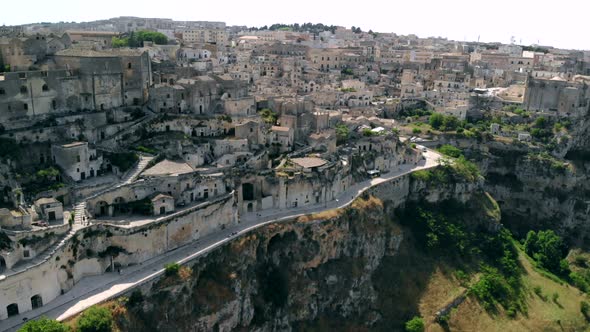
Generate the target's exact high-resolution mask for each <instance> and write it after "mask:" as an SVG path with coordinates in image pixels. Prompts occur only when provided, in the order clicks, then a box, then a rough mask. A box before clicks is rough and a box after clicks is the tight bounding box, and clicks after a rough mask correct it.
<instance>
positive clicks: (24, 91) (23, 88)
mask: <svg viewBox="0 0 590 332" xmlns="http://www.w3.org/2000/svg"><path fill="white" fill-rule="evenodd" d="M27 91H29V90H28V89H27V87H26V86H24V85H23V86H21V87H20V93H27Z"/></svg>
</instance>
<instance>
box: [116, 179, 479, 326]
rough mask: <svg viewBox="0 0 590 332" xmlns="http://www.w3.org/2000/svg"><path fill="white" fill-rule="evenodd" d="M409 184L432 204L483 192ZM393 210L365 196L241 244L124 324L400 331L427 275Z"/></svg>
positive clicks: (171, 284)
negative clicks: (339, 207) (336, 208)
mask: <svg viewBox="0 0 590 332" xmlns="http://www.w3.org/2000/svg"><path fill="white" fill-rule="evenodd" d="M409 182H410V183H409V187H410V188H412V190H419V191H420V194H419V195H426V196H429V197H431V198H433V199H434V197H437V199H442V198H443V197H444V198H453V199H457V200H458V199H465V198H467V197H468V196H469V197H471V196H470V195H472V194H474V193H475V192H479V191H478V187H477V186H476V185H475V186H452V187H449V188H431V187H427V186H424V185H421V184H419V183H416V182H415V181H409ZM443 192H444V194H443ZM411 195H412V194H411ZM411 195H410V196H411ZM396 205H397V204H393V203H392V202H391V201H385V202H383V201H382V200H380V199H378V198H376V197H375V196H367V197H365V198H364V199H358V200H356V201H355V202H354V203H353V205H352V206H351V207H350V208H346V209H342V210H333V211H327V212H323V213H321V214H319V215H314V216H306V217H301V218H299V219H297V220H292V221H288V222H284V223H278V224H273V225H270V226H267V227H264V228H261V229H259V230H257V231H255V232H253V233H250V234H249V235H246V236H243V237H240V238H237V239H235V240H234V241H232V242H230V243H229V244H227V245H225V246H224V247H222V248H220V249H217V250H215V251H213V252H211V253H210V254H208V255H207V256H205V257H201V258H199V259H198V260H196V261H195V262H194V263H193V264H190V265H189V267H190V268H191V269H192V271H191V272H188V270H182V271H181V273H180V276H170V277H163V278H162V279H160V280H158V281H156V282H155V283H153V284H151V285H146V286H144V287H143V289H142V293H143V294H144V298H145V300H144V301H141V302H139V303H138V304H133V305H130V306H129V309H128V314H127V315H123V316H120V317H119V318H118V325H119V326H120V327H121V329H122V330H133V331H135V330H144V331H149V330H160V331H163V330H171V331H172V330H174V331H229V330H243V331H246V330H247V331H289V330H310V329H311V330H313V329H323V330H325V329H330V330H342V329H343V328H346V329H348V330H350V329H352V330H369V329H371V330H384V331H391V330H397V329H401V328H402V326H403V323H404V322H405V321H406V320H407V319H409V318H411V317H412V315H414V314H416V312H417V305H418V301H419V296H418V294H419V292H420V291H421V289H423V285H424V283H425V282H426V280H427V278H428V275H429V271H427V270H428V267H427V265H422V264H421V262H417V261H415V260H413V258H412V257H413V256H412V254H411V251H412V250H413V247H412V245H411V243H412V239H411V234H410V233H409V232H407V231H405V229H404V228H403V227H401V226H400V224H399V223H398V222H397V221H396V220H394V219H393V217H392V216H393V211H392V210H393V207H394V206H396ZM408 236H409V237H410V239H408V238H407V237H408ZM132 298H133V297H132Z"/></svg>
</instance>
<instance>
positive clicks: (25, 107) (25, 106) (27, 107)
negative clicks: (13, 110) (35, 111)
mask: <svg viewBox="0 0 590 332" xmlns="http://www.w3.org/2000/svg"><path fill="white" fill-rule="evenodd" d="M28 109H29V104H27V103H24V104H23V110H25V111H27V110H28Z"/></svg>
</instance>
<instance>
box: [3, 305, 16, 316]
mask: <svg viewBox="0 0 590 332" xmlns="http://www.w3.org/2000/svg"><path fill="white" fill-rule="evenodd" d="M6 312H7V313H8V317H12V316H16V315H18V304H16V303H11V304H9V305H8V306H6Z"/></svg>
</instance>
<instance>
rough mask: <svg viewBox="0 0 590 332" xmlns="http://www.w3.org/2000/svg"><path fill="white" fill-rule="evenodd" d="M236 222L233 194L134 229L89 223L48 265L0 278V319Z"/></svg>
mask: <svg viewBox="0 0 590 332" xmlns="http://www.w3.org/2000/svg"><path fill="white" fill-rule="evenodd" d="M236 223H237V215H236V210H235V207H234V199H233V196H229V197H227V198H225V199H222V200H221V201H219V202H216V203H212V204H208V205H205V206H203V207H200V208H198V209H197V208H190V209H187V210H186V211H181V212H177V213H174V214H171V215H168V216H166V217H163V218H161V219H158V220H157V221H156V222H153V223H149V224H146V225H141V226H137V227H118V226H114V225H108V224H97V225H92V226H90V227H88V228H86V229H84V230H83V231H82V232H80V233H78V234H77V235H76V236H75V237H73V238H71V239H70V240H69V241H67V242H66V243H65V245H64V246H61V247H60V248H59V249H58V250H57V251H56V253H55V254H54V255H52V256H51V257H50V258H49V259H48V260H47V261H43V262H42V263H40V264H38V265H36V266H33V267H29V268H26V269H25V270H23V271H21V272H19V273H17V274H13V275H8V276H7V277H6V279H4V280H0V319H5V318H6V317H7V312H6V306H8V305H9V304H11V303H17V304H18V307H19V311H20V312H25V311H28V310H31V308H32V305H31V297H32V296H34V295H40V296H41V298H42V299H43V303H48V302H50V301H51V300H53V299H55V298H56V297H57V296H59V295H60V294H61V292H62V291H66V292H67V291H68V290H69V289H70V288H72V287H73V285H74V284H76V283H77V282H78V281H80V279H82V278H83V277H84V276H90V275H98V274H102V273H104V272H105V271H106V270H107V269H109V267H110V266H111V257H112V263H113V264H116V266H128V265H132V264H139V263H141V262H144V261H146V260H148V259H150V258H153V257H155V256H158V255H160V254H163V253H165V252H167V251H169V250H173V249H175V248H178V247H180V246H183V245H185V244H187V243H190V242H192V241H195V240H197V239H199V238H200V237H202V236H205V235H207V234H210V233H212V232H215V231H218V230H220V229H221V228H222V227H223V228H224V227H228V226H230V225H234V224H236Z"/></svg>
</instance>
